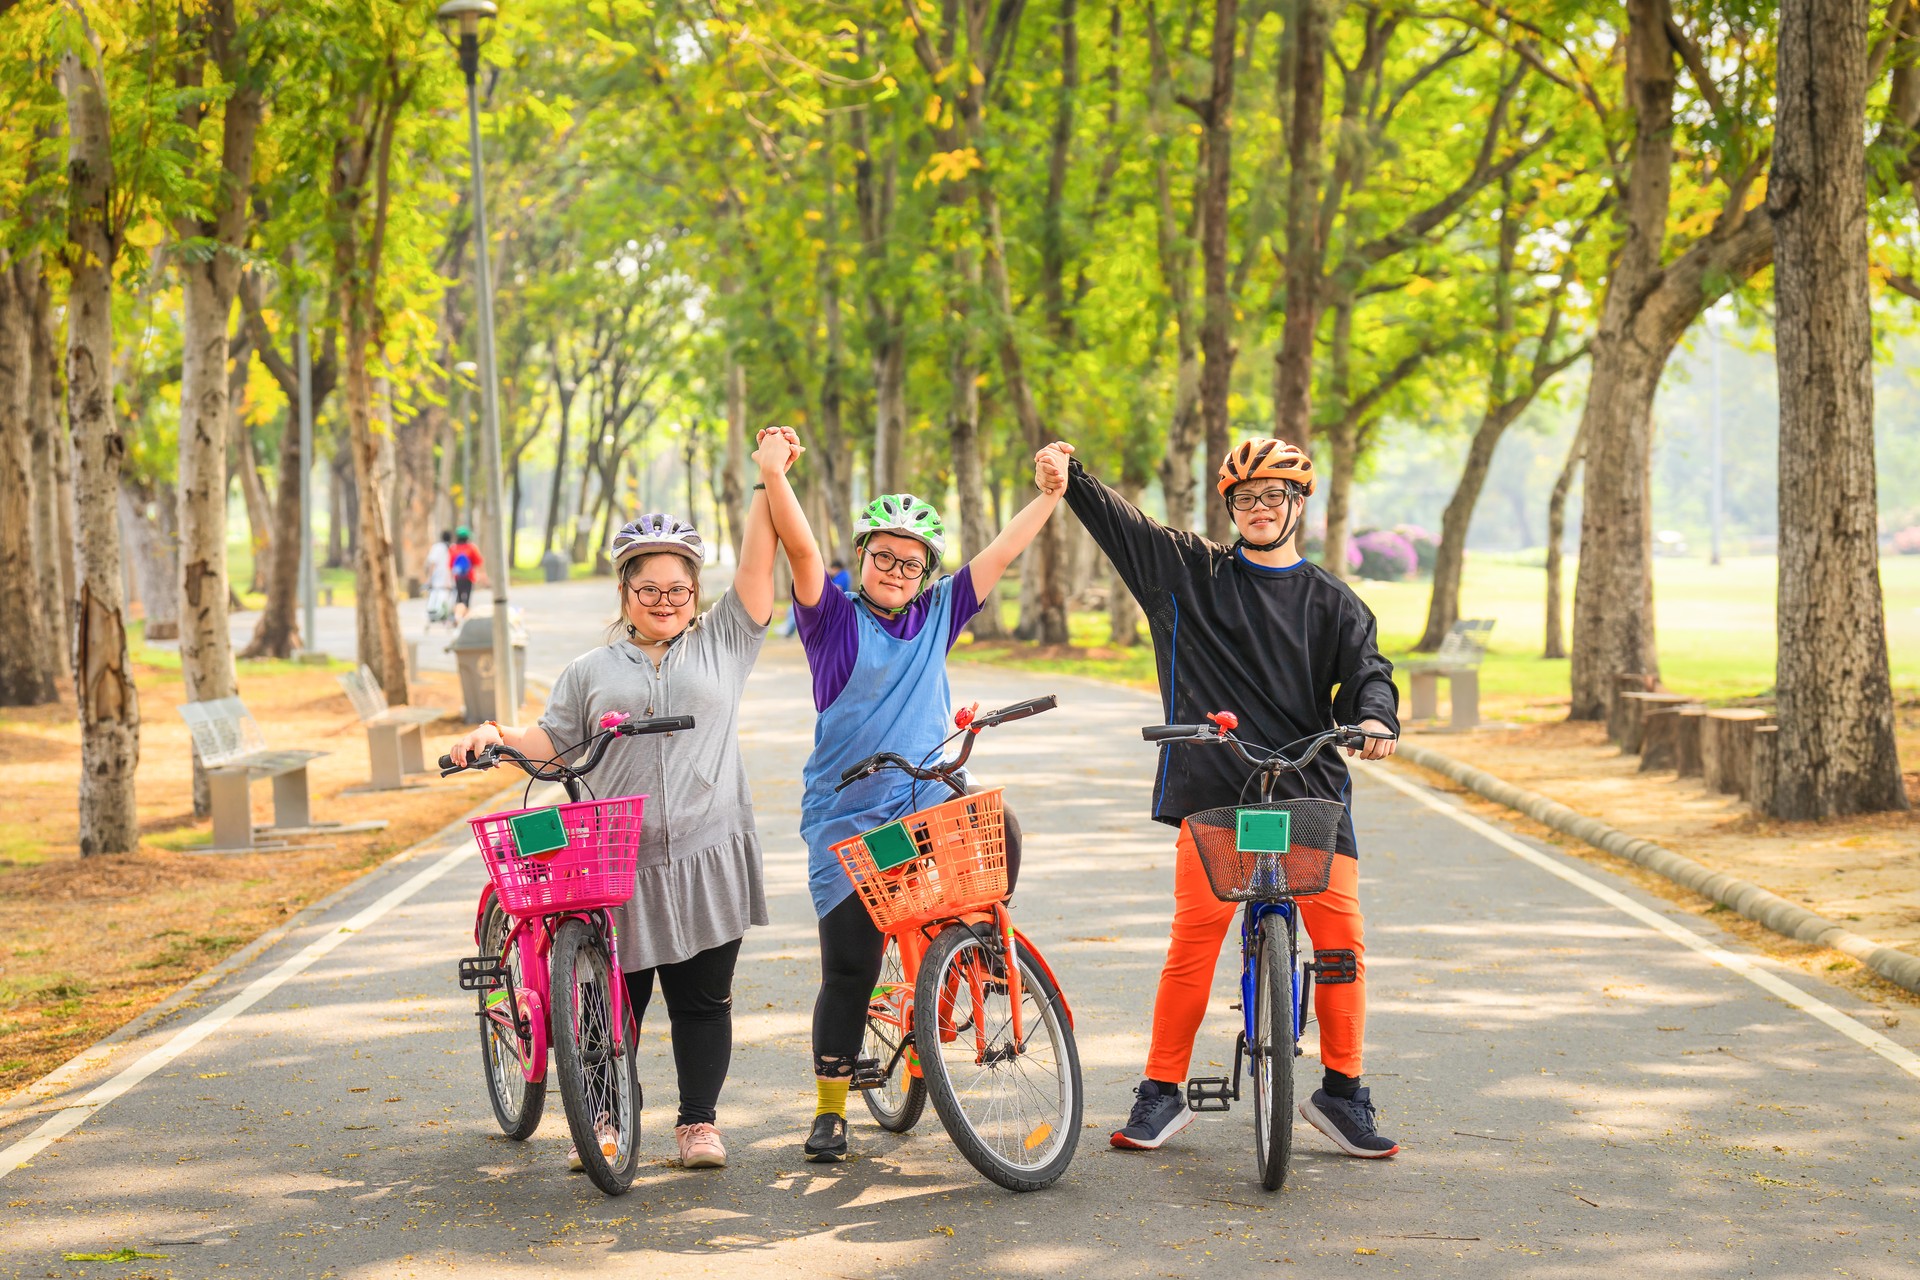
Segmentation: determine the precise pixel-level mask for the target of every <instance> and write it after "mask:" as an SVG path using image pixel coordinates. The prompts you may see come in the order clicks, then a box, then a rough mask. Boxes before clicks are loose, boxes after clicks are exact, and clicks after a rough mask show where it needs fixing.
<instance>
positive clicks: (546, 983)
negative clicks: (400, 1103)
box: [440, 712, 693, 1196]
mask: <svg viewBox="0 0 1920 1280" xmlns="http://www.w3.org/2000/svg"><path fill="white" fill-rule="evenodd" d="M691 728H693V717H692V716H663V717H659V718H657V719H651V720H630V719H628V718H627V717H626V716H625V715H624V714H622V713H619V712H615V713H612V714H610V715H607V716H605V717H603V718H602V719H601V722H600V732H598V733H596V734H595V735H594V736H593V737H591V738H589V739H588V740H587V741H586V742H584V743H581V744H579V745H580V746H583V747H586V748H587V755H586V758H585V759H584V760H582V761H581V762H580V764H578V765H568V764H566V763H564V762H563V761H560V760H557V759H556V760H543V761H536V760H529V759H528V758H527V757H526V756H524V755H522V754H521V753H520V752H518V751H516V750H514V749H513V748H512V747H509V746H505V745H503V744H495V745H493V746H489V747H485V748H483V749H482V750H480V751H479V752H477V753H476V754H475V755H474V757H473V759H472V760H470V761H469V762H468V763H467V764H465V765H455V764H454V762H453V758H452V757H451V756H441V757H440V774H441V776H442V777H446V776H447V775H449V774H454V773H460V772H462V771H463V770H465V769H491V768H494V767H495V766H497V765H499V764H500V763H502V762H503V761H504V762H506V763H509V764H513V765H516V766H518V767H519V768H520V769H522V770H524V771H525V772H526V774H527V776H528V777H529V778H531V779H533V780H535V781H539V782H558V783H560V784H562V785H563V786H565V787H566V789H567V799H568V803H566V804H562V805H553V806H550V807H546V808H539V809H517V810H514V811H512V812H509V813H491V814H488V815H486V816H485V817H481V818H475V819H473V834H474V839H475V841H476V842H477V843H478V844H479V846H480V853H481V856H482V857H483V858H485V860H486V864H487V879H488V884H487V887H486V889H485V890H484V891H483V892H482V893H481V895H480V906H479V910H478V912H477V913H476V915H475V920H474V930H473V936H474V941H475V942H476V943H478V944H479V947H480V954H479V955H477V956H472V957H469V958H467V959H464V960H462V961H461V962H460V988H461V990H463V991H473V992H477V993H478V998H479V1006H480V1007H479V1011H478V1012H479V1019H480V1058H481V1066H482V1069H483V1070H484V1071H485V1073H486V1077H487V1097H488V1100H489V1101H490V1102H491V1103H492V1104H493V1115H494V1119H495V1120H497V1121H499V1123H500V1128H501V1131H502V1132H504V1133H505V1134H506V1135H507V1136H508V1137H510V1138H513V1139H515V1140H516V1141H524V1140H525V1139H527V1138H529V1137H531V1136H532V1135H533V1131H534V1130H535V1129H537V1128H539V1127H540V1116H541V1113H542V1112H543V1111H544V1110H545V1108H546V1101H547V1051H548V1049H549V1047H551V1049H552V1051H553V1060H554V1069H555V1072H556V1073H557V1074H558V1076H559V1078H560V1100H561V1102H562V1103H563V1104H564V1105H565V1107H566V1112H567V1128H568V1129H569V1130H570V1131H571V1132H572V1135H573V1142H574V1146H575V1147H576V1148H578V1150H579V1152H580V1162H581V1165H582V1166H583V1167H584V1168H585V1170H586V1173H587V1176H588V1177H590V1178H592V1179H593V1184H594V1185H595V1186H597V1187H599V1188H600V1190H601V1191H603V1192H605V1193H606V1194H607V1195H610V1196H617V1195H623V1194H625V1193H626V1191H627V1189H628V1188H629V1187H631V1186H632V1185H633V1174H634V1170H635V1169H636V1168H638V1167H639V1163H640V1107H641V1091H640V1080H639V1075H638V1072H637V1071H636V1069H635V1066H634V1054H633V1052H632V1048H633V1044H634V1040H635V1038H636V1036H637V1034H638V1027H636V1026H635V1024H634V1021H633V1011H632V1009H631V1008H630V1007H629V1005H628V1003H627V988H626V978H625V975H624V974H623V973H622V972H621V970H620V959H619V957H620V949H619V937H618V934H617V932H616V930H615V925H614V919H613V908H615V907H617V906H619V905H620V904H621V903H623V902H625V901H626V900H627V899H628V898H631V897H632V896H633V892H634V868H635V859H636V856H637V854H638V852H639V848H640V823H641V816H642V812H643V810H644V809H645V807H646V799H647V798H646V797H645V796H620V797H616V798H614V799H609V800H591V799H590V800H582V799H581V792H582V791H583V790H584V787H583V785H582V779H584V778H585V777H586V776H587V774H589V773H591V772H593V770H594V769H595V768H596V767H598V766H599V764H600V760H601V758H602V757H603V756H605V755H606V752H607V748H608V746H609V745H610V744H611V743H612V742H613V740H614V739H615V738H621V737H633V736H635V735H638V734H643V733H672V732H676V731H678V730H682V729H691Z"/></svg>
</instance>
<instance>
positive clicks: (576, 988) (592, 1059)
mask: <svg viewBox="0 0 1920 1280" xmlns="http://www.w3.org/2000/svg"><path fill="white" fill-rule="evenodd" d="M610 963H611V962H610V961H609V960H608V958H607V947H606V943H605V941H604V940H603V939H602V937H601V936H600V934H599V933H598V932H597V931H596V930H594V929H593V928H592V927H591V926H589V925H588V924H587V922H586V921H584V920H580V919H578V918H575V919H570V920H568V921H566V922H565V923H564V924H562V925H561V926H560V928H559V929H558V930H556V931H555V933H554V936H553V986H552V991H553V1014H552V1019H551V1021H552V1024H553V1058H554V1062H553V1065H554V1072H555V1074H557V1075H558V1076H559V1077H560V1100H561V1102H562V1103H564V1104H565V1106H566V1111H567V1128H568V1130H569V1131H570V1132H571V1133H572V1135H573V1144H574V1146H575V1147H576V1148H578V1150H579V1152H580V1163H581V1166H582V1167H583V1168H584V1169H585V1171H586V1174H587V1176H588V1177H589V1178H591V1179H592V1180H593V1185H594V1186H596V1187H598V1188H600V1190H601V1191H603V1192H605V1193H606V1194H607V1195H609V1196H618V1195H625V1194H626V1192H627V1189H628V1188H629V1187H631V1186H632V1185H633V1175H634V1171H635V1170H636V1169H637V1168H639V1165H640V1105H641V1096H640V1081H639V1077H638V1074H637V1068H636V1066H635V1063H634V1059H635V1057H636V1056H637V1055H636V1054H635V1053H634V1039H635V1037H634V1033H633V1019H632V1018H631V1017H630V1016H628V1015H627V1011H626V1010H624V1009H623V1010H621V1011H620V1012H621V1016H622V1017H625V1018H626V1019H627V1032H626V1037H625V1040H626V1044H625V1048H624V1050H623V1051H622V1052H621V1053H620V1054H619V1055H618V1056H617V1057H616V1056H615V1055H614V1054H613V1021H612V1018H611V1017H610V1016H609V1014H610V1010H611V1006H612V1003H613V984H612V979H611V968H610ZM601 1116H605V1117H606V1122H605V1125H604V1126H602V1124H601V1123H600V1117H601ZM603 1127H604V1128H605V1129H606V1130H607V1135H606V1140H607V1141H610V1142H611V1144H612V1145H613V1148H614V1150H613V1153H612V1154H611V1155H609V1154H608V1153H607V1152H606V1151H605V1150H604V1149H603V1147H602V1145H601V1143H602V1134H601V1129H602V1128H603Z"/></svg>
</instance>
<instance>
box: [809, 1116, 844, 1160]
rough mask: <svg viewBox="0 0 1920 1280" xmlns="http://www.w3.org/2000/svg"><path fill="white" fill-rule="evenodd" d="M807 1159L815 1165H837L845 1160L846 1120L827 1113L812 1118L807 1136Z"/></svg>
mask: <svg viewBox="0 0 1920 1280" xmlns="http://www.w3.org/2000/svg"><path fill="white" fill-rule="evenodd" d="M806 1152H807V1159H809V1160H811V1161H813V1163H815V1164H839V1163H840V1162H841V1161H842V1160H845V1159H846V1158H847V1118H846V1117H845V1116H837V1115H834V1114H833V1113H832V1112H828V1113H827V1114H826V1115H824V1116H815V1117H814V1118H813V1132H811V1133H809V1134H808V1135H807V1146H806Z"/></svg>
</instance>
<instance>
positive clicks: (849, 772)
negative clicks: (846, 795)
mask: <svg viewBox="0 0 1920 1280" xmlns="http://www.w3.org/2000/svg"><path fill="white" fill-rule="evenodd" d="M879 758H880V757H879V756H868V757H867V758H866V759H865V760H862V761H860V763H858V764H850V765H848V766H847V767H846V768H844V769H842V770H841V771H840V781H841V782H842V783H847V782H853V781H855V780H856V779H858V778H859V777H860V775H861V774H863V773H865V772H866V771H867V770H869V769H871V768H872V767H873V762H874V761H876V760H878V759H879Z"/></svg>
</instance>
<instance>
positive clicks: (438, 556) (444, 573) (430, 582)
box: [422, 529, 453, 623]
mask: <svg viewBox="0 0 1920 1280" xmlns="http://www.w3.org/2000/svg"><path fill="white" fill-rule="evenodd" d="M422 567H423V568H424V569H425V570H426V573H425V575H424V576H425V578H426V583H427V621H428V622H429V623H434V622H448V621H451V620H452V618H453V530H451V529H442V530H441V531H440V539H439V541H437V542H435V543H434V544H433V545H432V546H431V547H428V548H427V561H426V564H425V565H424V566H422Z"/></svg>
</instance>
